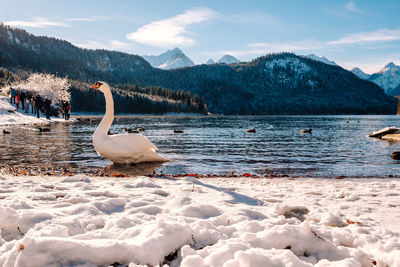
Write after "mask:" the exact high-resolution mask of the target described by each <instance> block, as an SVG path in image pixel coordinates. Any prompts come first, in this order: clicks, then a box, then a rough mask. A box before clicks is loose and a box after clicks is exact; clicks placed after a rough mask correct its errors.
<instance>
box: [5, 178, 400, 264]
mask: <svg viewBox="0 0 400 267" xmlns="http://www.w3.org/2000/svg"><path fill="white" fill-rule="evenodd" d="M2 178H3V179H0V188H3V189H4V190H3V191H0V198H1V204H2V205H1V207H0V229H1V230H0V266H4V267H11V266H32V267H38V266H109V265H112V264H113V263H116V262H118V263H120V264H122V265H123V266H138V265H141V266H145V265H152V266H156V265H159V266H166V265H169V266H183V267H188V266H190V267H191V266H228V267H231V266H238V267H239V266H282V267H284V266H320V267H321V266H374V265H376V266H399V265H400V225H399V224H398V222H399V220H400V214H399V213H398V207H399V206H400V202H399V199H398V191H399V189H400V181H399V180H398V179H343V180H333V179H296V180H289V179H248V178H200V179H196V183H194V184H193V180H191V179H187V178H185V179H177V180H172V179H158V178H149V177H137V178H132V177H129V178H101V177H95V178H90V183H84V182H82V180H85V179H86V178H87V176H85V175H76V176H73V177H24V176H20V177H18V179H16V177H11V176H4V177H2ZM87 179H89V178H87ZM193 186H194V188H193ZM231 188H235V191H234V192H232V191H231V190H229V189H231ZM43 189H45V192H44V191H43ZM316 192H318V194H317V193H316ZM249 199H252V200H253V201H249ZM278 200H279V201H278ZM255 203H259V205H256V204H255ZM344 207H346V208H344Z"/></svg>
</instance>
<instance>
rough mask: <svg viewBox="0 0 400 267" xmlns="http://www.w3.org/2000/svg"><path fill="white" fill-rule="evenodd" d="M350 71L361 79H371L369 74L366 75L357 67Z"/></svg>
mask: <svg viewBox="0 0 400 267" xmlns="http://www.w3.org/2000/svg"><path fill="white" fill-rule="evenodd" d="M350 71H351V72H352V73H353V74H354V75H356V76H357V77H358V78H360V79H364V80H368V78H369V77H370V75H369V74H366V73H365V72H363V71H362V70H361V69H360V68H357V67H355V68H353V69H351V70H350Z"/></svg>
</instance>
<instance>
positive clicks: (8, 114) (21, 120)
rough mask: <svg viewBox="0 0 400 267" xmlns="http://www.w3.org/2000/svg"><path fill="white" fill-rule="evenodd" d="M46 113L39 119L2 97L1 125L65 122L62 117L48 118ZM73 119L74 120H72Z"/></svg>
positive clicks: (0, 103)
mask: <svg viewBox="0 0 400 267" xmlns="http://www.w3.org/2000/svg"><path fill="white" fill-rule="evenodd" d="M43 116H45V115H44V114H41V117H40V118H39V119H38V118H37V117H36V115H34V114H31V113H25V112H24V111H23V110H17V109H16V108H15V106H13V105H11V104H10V99H9V98H7V97H0V126H1V125H2V126H5V125H11V124H46V123H51V122H65V120H64V119H62V118H54V117H51V120H47V119H46V118H45V117H43ZM71 121H72V120H71Z"/></svg>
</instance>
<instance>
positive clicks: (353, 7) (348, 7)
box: [344, 1, 365, 14]
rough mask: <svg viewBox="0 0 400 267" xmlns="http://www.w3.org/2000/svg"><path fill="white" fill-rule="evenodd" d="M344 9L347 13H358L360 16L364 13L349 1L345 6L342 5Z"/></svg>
mask: <svg viewBox="0 0 400 267" xmlns="http://www.w3.org/2000/svg"><path fill="white" fill-rule="evenodd" d="M344 8H345V9H347V10H348V11H351V12H356V13H360V14H364V13H365V12H364V11H362V10H361V9H359V8H358V7H356V4H355V3H354V2H353V1H350V2H348V3H346V4H344Z"/></svg>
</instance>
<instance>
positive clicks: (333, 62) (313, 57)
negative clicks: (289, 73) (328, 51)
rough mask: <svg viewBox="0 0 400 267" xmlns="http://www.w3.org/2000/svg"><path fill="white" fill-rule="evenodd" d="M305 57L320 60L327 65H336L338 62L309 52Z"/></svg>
mask: <svg viewBox="0 0 400 267" xmlns="http://www.w3.org/2000/svg"><path fill="white" fill-rule="evenodd" d="M305 57H308V58H310V59H313V60H317V61H321V62H323V63H325V64H328V65H333V66H338V64H336V62H335V61H331V60H329V59H327V58H326V57H324V56H322V57H319V56H317V55H314V54H309V55H306V56H305Z"/></svg>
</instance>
